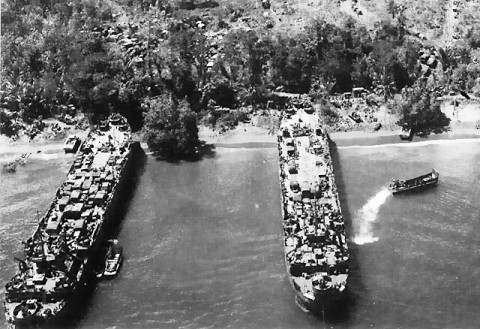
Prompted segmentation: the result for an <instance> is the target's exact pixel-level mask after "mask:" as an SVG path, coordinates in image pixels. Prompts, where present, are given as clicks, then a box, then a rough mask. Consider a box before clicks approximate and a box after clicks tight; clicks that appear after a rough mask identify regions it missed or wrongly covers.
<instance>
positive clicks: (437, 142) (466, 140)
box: [337, 138, 480, 150]
mask: <svg viewBox="0 0 480 329" xmlns="http://www.w3.org/2000/svg"><path fill="white" fill-rule="evenodd" d="M478 142H480V138H463V139H462V138H459V139H437V140H430V141H421V142H412V143H386V144H374V145H348V146H337V149H339V150H348V149H376V148H384V147H405V148H410V147H418V146H429V145H452V144H459V143H478Z"/></svg>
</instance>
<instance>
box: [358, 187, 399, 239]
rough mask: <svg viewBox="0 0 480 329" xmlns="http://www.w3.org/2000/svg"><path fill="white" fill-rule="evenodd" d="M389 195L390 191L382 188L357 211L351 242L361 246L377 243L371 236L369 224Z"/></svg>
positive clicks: (375, 218)
mask: <svg viewBox="0 0 480 329" xmlns="http://www.w3.org/2000/svg"><path fill="white" fill-rule="evenodd" d="M390 195H391V193H390V191H389V190H388V189H387V188H384V189H382V190H381V191H380V192H378V193H377V194H376V195H375V196H373V197H371V198H370V199H368V201H367V203H366V204H365V205H364V206H363V207H362V208H361V209H360V210H358V213H357V218H356V220H355V225H356V226H357V233H356V234H355V237H354V238H353V242H355V243H356V244H358V245H362V244H365V243H372V242H376V241H378V238H377V237H375V236H374V235H373V232H372V224H371V223H372V222H374V221H376V220H377V217H378V212H379V210H380V207H381V206H382V205H383V204H384V203H385V202H386V201H387V199H388V197H389V196H390Z"/></svg>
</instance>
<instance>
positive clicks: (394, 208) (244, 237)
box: [0, 139, 480, 329]
mask: <svg viewBox="0 0 480 329" xmlns="http://www.w3.org/2000/svg"><path fill="white" fill-rule="evenodd" d="M382 141H383V140H380V139H378V140H376V139H368V141H367V140H361V141H359V140H356V141H355V142H353V143H352V142H351V141H350V144H348V142H346V141H342V142H341V143H340V142H339V146H338V147H337V148H334V159H335V160H336V167H335V170H336V173H337V184H338V186H339V191H340V195H341V202H342V207H343V209H344V213H345V217H346V220H347V224H348V225H347V228H348V233H349V237H350V246H351V251H352V269H351V277H350V284H349V285H350V287H349V289H350V295H351V299H352V303H351V306H350V307H349V308H348V311H347V312H345V314H342V316H340V317H336V318H335V319H332V318H330V317H329V316H328V315H327V318H326V325H325V327H326V328H371V327H372V326H373V327H377V328H477V327H478V321H479V320H480V315H479V314H480V313H478V309H479V307H480V302H479V300H480V289H479V288H480V276H479V275H478V274H480V270H479V265H480V258H479V250H480V235H478V233H477V231H478V229H480V223H479V217H480V216H479V215H480V211H479V207H478V200H479V199H478V195H477V192H476V188H477V187H476V184H475V183H476V182H478V181H479V179H480V169H479V168H478V166H476V164H477V163H479V160H480V148H479V146H480V140H472V141H462V142H455V141H454V142H451V141H445V142H437V141H435V142H434V143H430V142H428V141H427V142H422V143H423V144H422V143H420V144H415V143H410V144H401V145H402V146H400V147H397V146H369V145H374V144H377V143H379V142H380V143H381V142H382ZM355 145H360V146H355ZM403 145H406V146H403ZM407 145H408V146H407ZM72 160H73V157H72V156H71V155H63V154H60V153H58V154H57V156H56V157H55V158H54V157H53V156H51V158H50V157H45V158H32V159H31V160H29V162H28V163H27V165H26V166H25V167H20V168H19V170H18V172H17V173H16V174H14V175H6V174H0V190H1V191H4V192H3V193H1V194H0V207H1V209H2V212H1V214H0V233H2V234H3V238H2V239H1V240H0V248H1V250H0V260H1V262H0V270H1V272H0V277H1V278H2V281H4V282H6V281H7V280H8V279H9V277H10V276H11V275H12V274H13V272H14V271H15V266H16V264H15V263H14V262H13V260H12V261H10V260H11V259H13V256H14V255H20V249H21V244H20V240H21V239H24V238H26V237H27V236H28V234H29V233H31V232H32V231H33V228H34V225H33V224H32V223H31V222H32V220H34V219H35V217H36V210H37V209H38V210H39V211H40V213H42V212H43V211H45V209H46V208H47V206H48V204H49V202H50V201H51V200H52V198H53V196H54V193H55V191H56V189H57V187H58V186H59V185H60V183H61V182H62V181H63V179H64V177H65V173H66V171H67V170H68V167H69V165H70V163H71V162H72ZM277 161H278V155H277V149H276V145H275V144H242V145H233V146H232V145H221V146H217V148H216V153H215V156H214V157H211V158H205V159H203V160H201V161H198V162H181V163H166V162H159V161H156V160H155V159H154V158H153V157H152V156H151V155H148V156H147V158H146V162H145V164H144V168H143V169H142V173H141V175H140V179H139V182H138V185H137V190H136V192H135V193H134V196H133V199H132V200H131V202H130V205H129V208H128V211H127V212H126V214H125V218H124V219H123V221H122V223H121V225H120V227H119V236H118V238H119V239H120V241H121V243H122V245H123V246H124V252H125V257H126V259H125V262H124V264H123V267H122V269H121V271H120V273H119V276H118V277H117V278H115V279H114V280H110V281H102V282H100V283H99V284H98V285H97V287H96V289H95V291H94V293H93V296H92V297H91V298H90V299H89V300H88V303H87V304H88V305H87V306H86V309H85V310H84V316H83V317H82V319H81V320H80V321H79V322H78V323H74V324H73V327H75V328H119V329H120V328H121V329H123V328H323V323H322V319H321V318H319V317H316V316H313V315H311V314H309V313H305V312H303V311H302V310H301V309H300V308H299V307H298V306H297V305H296V304H295V301H294V292H293V290H292V288H291V287H290V284H289V282H288V279H287V274H286V271H285V265H284V261H283V240H282V227H281V220H280V215H281V214H280V189H279V182H278V174H277V167H278V164H277ZM431 168H435V169H436V170H437V171H439V172H440V182H439V184H438V186H437V187H435V188H432V189H430V190H426V191H425V192H423V193H420V194H419V193H417V194H411V195H400V196H395V197H393V196H389V195H388V194H386V193H385V192H383V191H384V188H385V187H386V186H387V185H388V184H389V182H390V180H391V179H392V178H393V177H398V178H409V177H413V176H415V175H419V174H423V173H426V172H428V171H430V170H431ZM362 238H363V240H362ZM354 241H357V242H362V243H364V244H361V245H360V244H355V243H354ZM2 289H3V286H2ZM2 293H3V290H2ZM0 321H2V322H3V321H4V317H3V314H1V315H0Z"/></svg>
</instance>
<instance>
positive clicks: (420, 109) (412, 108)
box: [396, 82, 450, 133]
mask: <svg viewBox="0 0 480 329" xmlns="http://www.w3.org/2000/svg"><path fill="white" fill-rule="evenodd" d="M396 107H397V110H398V112H399V114H400V120H399V121H398V122H397V124H399V125H401V126H407V127H409V128H412V129H414V131H422V132H425V133H430V132H432V131H433V132H441V131H443V130H444V129H445V128H446V127H447V126H448V125H449V124H450V119H449V118H447V117H446V116H445V113H443V112H442V111H441V110H440V102H439V101H438V100H437V99H436V96H435V93H433V92H431V91H429V90H426V89H425V83H424V82H417V83H415V85H414V86H413V87H412V88H408V89H407V90H405V93H404V95H403V100H402V101H400V102H399V103H398V104H396Z"/></svg>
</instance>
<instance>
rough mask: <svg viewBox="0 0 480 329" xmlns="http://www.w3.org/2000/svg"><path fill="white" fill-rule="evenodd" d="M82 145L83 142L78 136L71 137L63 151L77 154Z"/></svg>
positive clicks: (66, 141) (68, 138)
mask: <svg viewBox="0 0 480 329" xmlns="http://www.w3.org/2000/svg"><path fill="white" fill-rule="evenodd" d="M81 143H82V141H81V139H80V138H79V137H78V136H75V135H70V136H68V137H67V139H66V140H65V144H64V145H63V149H64V151H65V153H76V152H77V150H78V148H79V147H80V144H81Z"/></svg>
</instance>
